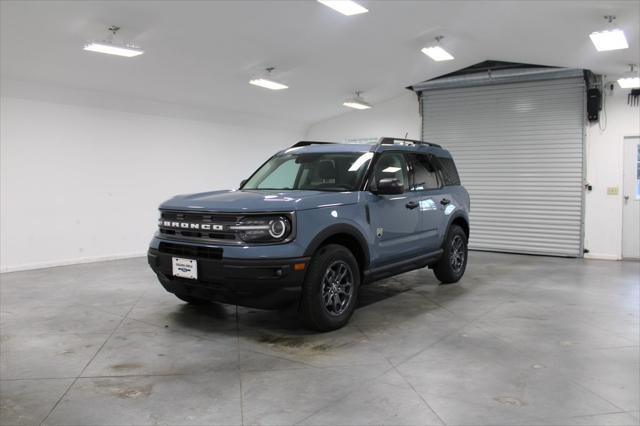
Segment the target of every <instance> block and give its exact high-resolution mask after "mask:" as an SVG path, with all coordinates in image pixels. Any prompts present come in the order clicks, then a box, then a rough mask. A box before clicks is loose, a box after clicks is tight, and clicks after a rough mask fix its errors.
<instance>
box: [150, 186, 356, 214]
mask: <svg viewBox="0 0 640 426" xmlns="http://www.w3.org/2000/svg"><path fill="white" fill-rule="evenodd" d="M357 202H358V192H327V191H255V190H230V191H213V192H202V193H199V194H190V195H178V196H175V197H173V198H171V199H169V200H167V201H165V202H164V203H162V204H161V205H160V209H161V210H190V211H199V210H202V211H211V212H226V213H242V212H253V213H255V212H275V211H279V212H287V211H299V210H308V209H315V208H318V207H330V206H339V205H345V204H355V203H357Z"/></svg>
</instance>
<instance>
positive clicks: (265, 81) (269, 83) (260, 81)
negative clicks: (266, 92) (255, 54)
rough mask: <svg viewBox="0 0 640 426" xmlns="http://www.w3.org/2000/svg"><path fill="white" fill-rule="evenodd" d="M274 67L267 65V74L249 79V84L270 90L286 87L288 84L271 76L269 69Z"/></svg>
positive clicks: (271, 69)
mask: <svg viewBox="0 0 640 426" xmlns="http://www.w3.org/2000/svg"><path fill="white" fill-rule="evenodd" d="M274 69H275V68H274V67H269V68H267V69H266V71H267V75H266V76H265V77H258V78H254V79H251V80H249V84H253V85H254V86H260V87H264V88H265V89H270V90H283V89H288V88H289V86H287V85H286V84H282V83H279V82H277V81H275V80H273V79H272V78H271V71H273V70H274Z"/></svg>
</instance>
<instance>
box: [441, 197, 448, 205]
mask: <svg viewBox="0 0 640 426" xmlns="http://www.w3.org/2000/svg"><path fill="white" fill-rule="evenodd" d="M450 202H451V200H448V199H446V198H443V199H442V200H440V204H442V205H443V206H446V205H447V204H449V203H450Z"/></svg>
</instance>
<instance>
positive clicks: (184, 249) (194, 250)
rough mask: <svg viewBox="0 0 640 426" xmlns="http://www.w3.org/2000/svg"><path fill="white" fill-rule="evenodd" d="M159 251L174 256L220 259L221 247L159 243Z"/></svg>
mask: <svg viewBox="0 0 640 426" xmlns="http://www.w3.org/2000/svg"><path fill="white" fill-rule="evenodd" d="M158 251H160V253H166V254H173V255H176V256H187V257H195V258H200V259H222V249H221V248H218V247H203V246H186V245H182V244H174V243H165V242H164V241H163V242H161V243H160V246H159V248H158Z"/></svg>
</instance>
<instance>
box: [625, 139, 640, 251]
mask: <svg viewBox="0 0 640 426" xmlns="http://www.w3.org/2000/svg"><path fill="white" fill-rule="evenodd" d="M623 167H624V185H623V189H624V190H623V192H622V197H623V200H622V202H623V206H622V257H623V258H628V259H640V137H638V136H636V137H628V138H624V166H623Z"/></svg>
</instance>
